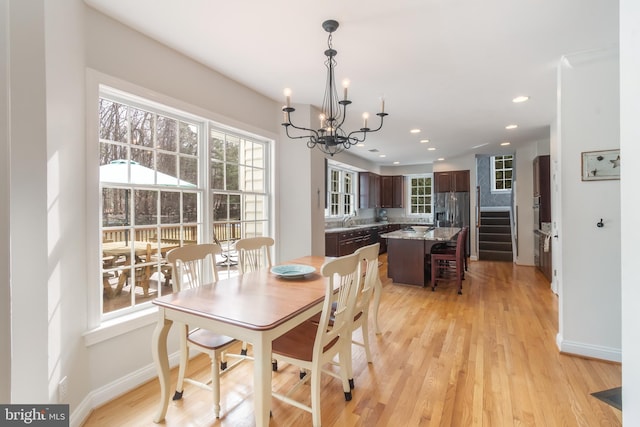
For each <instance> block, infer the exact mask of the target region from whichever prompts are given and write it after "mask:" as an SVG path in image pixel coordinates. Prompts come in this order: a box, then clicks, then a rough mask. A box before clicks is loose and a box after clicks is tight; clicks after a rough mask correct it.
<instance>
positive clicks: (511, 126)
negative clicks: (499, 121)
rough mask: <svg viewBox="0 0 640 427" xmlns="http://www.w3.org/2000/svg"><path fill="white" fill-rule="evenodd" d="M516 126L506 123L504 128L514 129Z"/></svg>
mask: <svg viewBox="0 0 640 427" xmlns="http://www.w3.org/2000/svg"><path fill="white" fill-rule="evenodd" d="M517 127H518V125H506V126H505V127H504V128H505V129H515V128H517Z"/></svg>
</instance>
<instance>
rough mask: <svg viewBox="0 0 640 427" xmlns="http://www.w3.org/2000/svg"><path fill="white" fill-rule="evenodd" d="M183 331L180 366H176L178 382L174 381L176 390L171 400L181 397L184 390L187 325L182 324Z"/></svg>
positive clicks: (187, 353)
mask: <svg viewBox="0 0 640 427" xmlns="http://www.w3.org/2000/svg"><path fill="white" fill-rule="evenodd" d="M183 327H184V333H182V334H180V367H179V368H178V382H177V383H176V392H175V394H174V395H173V400H180V399H182V393H183V392H184V375H185V372H186V370H187V364H188V363H189V347H188V346H187V328H188V327H187V326H186V325H184V326H183Z"/></svg>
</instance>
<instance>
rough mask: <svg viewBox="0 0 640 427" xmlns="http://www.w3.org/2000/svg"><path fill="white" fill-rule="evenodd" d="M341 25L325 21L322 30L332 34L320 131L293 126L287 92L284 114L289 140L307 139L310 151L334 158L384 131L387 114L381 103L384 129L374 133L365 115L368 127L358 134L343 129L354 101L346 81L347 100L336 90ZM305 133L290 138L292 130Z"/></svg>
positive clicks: (381, 120)
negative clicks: (337, 41)
mask: <svg viewBox="0 0 640 427" xmlns="http://www.w3.org/2000/svg"><path fill="white" fill-rule="evenodd" d="M338 25H339V24H338V22H337V21H334V20H328V21H324V22H323V23H322V28H324V30H325V31H326V32H328V33H329V37H328V39H327V46H328V47H329V48H328V49H327V50H325V51H324V54H325V56H326V57H327V59H326V61H325V63H324V64H325V66H326V67H327V86H326V87H325V90H324V100H323V101H322V114H320V123H319V128H318V129H310V128H305V127H302V126H296V125H294V124H293V123H292V122H291V113H293V112H294V111H296V109H295V108H293V107H292V106H291V90H290V89H285V91H284V92H285V93H284V94H285V97H286V102H287V104H286V105H285V106H284V107H283V108H282V111H283V113H284V123H282V126H284V128H285V130H286V133H287V136H288V137H289V138H291V139H307V147H309V148H314V147H318V148H319V149H320V150H321V151H322V152H323V153H326V154H329V155H331V156H333V155H334V154H336V153H339V152H341V151H343V150H345V149H348V148H350V147H351V146H352V145H356V144H359V143H361V142H364V140H365V139H366V137H367V133H371V132H377V131H379V130H380V129H381V128H382V122H383V121H384V117H385V116H386V115H387V113H385V112H384V99H382V100H381V101H382V102H381V106H380V112H379V113H376V116H378V117H380V126H378V127H377V128H376V129H371V128H369V127H367V126H368V123H367V122H368V119H369V114H368V113H364V114H363V115H362V118H363V120H364V125H363V127H361V128H360V129H359V130H354V131H352V132H349V133H347V131H345V130H344V129H343V128H342V125H343V124H344V121H345V119H346V118H347V106H348V105H349V104H351V101H349V99H348V98H347V88H348V87H349V81H348V80H345V81H343V88H344V96H343V99H341V100H340V99H339V98H338V91H337V89H336V82H335V76H334V69H335V67H336V59H335V58H336V55H337V54H338V51H336V50H335V49H333V46H332V44H331V41H332V34H333V32H334V31H336V30H337V29H338ZM290 127H291V128H293V129H297V130H300V131H304V132H305V133H306V134H305V135H301V136H292V135H291V134H289V128H290Z"/></svg>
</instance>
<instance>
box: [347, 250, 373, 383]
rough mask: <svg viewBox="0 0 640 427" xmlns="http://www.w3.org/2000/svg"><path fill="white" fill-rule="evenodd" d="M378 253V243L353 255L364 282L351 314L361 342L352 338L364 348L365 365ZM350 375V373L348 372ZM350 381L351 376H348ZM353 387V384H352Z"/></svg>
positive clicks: (368, 355) (369, 357)
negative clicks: (359, 266)
mask: <svg viewBox="0 0 640 427" xmlns="http://www.w3.org/2000/svg"><path fill="white" fill-rule="evenodd" d="M379 251H380V243H374V244H373V245H368V246H364V247H362V248H360V249H358V250H357V251H355V254H356V255H358V256H359V257H360V262H362V263H363V270H364V282H363V285H362V290H361V291H360V294H359V295H358V301H357V302H356V307H355V310H354V313H353V328H352V332H355V331H357V330H358V329H362V342H360V341H355V340H353V338H352V342H353V344H356V345H359V346H361V347H364V350H365V353H366V356H367V363H371V362H372V359H371V350H370V348H369V306H370V302H371V296H372V295H373V293H374V292H377V291H378V290H377V287H378V283H379V282H380V277H379V275H378V252H379ZM349 374H351V371H349ZM349 378H350V381H353V380H352V376H349ZM352 387H353V384H352Z"/></svg>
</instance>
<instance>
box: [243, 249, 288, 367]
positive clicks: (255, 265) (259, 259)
mask: <svg viewBox="0 0 640 427" xmlns="http://www.w3.org/2000/svg"><path fill="white" fill-rule="evenodd" d="M274 244H275V240H273V239H272V238H271V237H246V238H244V239H240V240H237V241H236V243H235V250H236V251H237V253H238V272H239V273H240V274H244V273H249V272H251V271H255V270H258V269H260V268H271V267H272V266H273V265H272V263H271V248H272V247H273V245H274ZM241 354H243V355H247V343H246V342H243V343H242V352H241ZM271 364H272V367H273V370H274V371H277V370H278V362H277V361H276V360H272V361H271Z"/></svg>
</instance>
